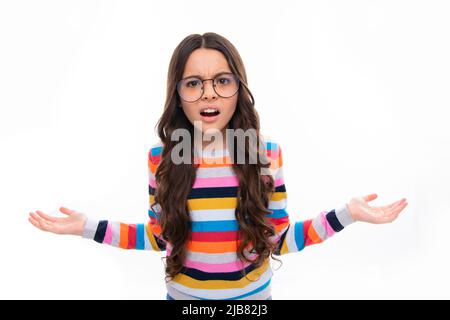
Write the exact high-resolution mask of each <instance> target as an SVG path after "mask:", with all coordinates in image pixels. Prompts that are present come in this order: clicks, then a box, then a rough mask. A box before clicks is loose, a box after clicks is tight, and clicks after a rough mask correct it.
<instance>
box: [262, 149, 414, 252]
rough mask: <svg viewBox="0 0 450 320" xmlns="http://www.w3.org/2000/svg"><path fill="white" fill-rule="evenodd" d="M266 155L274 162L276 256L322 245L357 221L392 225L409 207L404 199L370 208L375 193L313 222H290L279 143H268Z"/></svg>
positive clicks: (352, 199) (273, 215) (272, 218)
mask: <svg viewBox="0 0 450 320" xmlns="http://www.w3.org/2000/svg"><path fill="white" fill-rule="evenodd" d="M267 153H268V157H269V159H270V160H271V167H270V172H271V174H272V176H273V177H274V180H275V192H274V193H273V195H272V197H271V199H270V201H269V206H268V209H269V210H271V211H272V213H271V214H269V215H268V217H269V218H270V219H271V221H272V223H273V224H274V226H275V231H276V235H275V236H274V238H273V240H274V241H275V243H276V244H277V249H276V251H275V254H278V255H281V254H285V253H290V252H298V251H301V250H303V248H305V247H307V246H309V245H312V244H317V243H321V242H323V241H325V240H326V239H328V238H330V237H331V236H333V235H334V234H336V233H337V232H340V231H342V230H343V229H344V228H345V227H347V226H348V225H350V224H352V223H353V222H356V221H361V222H368V223H373V224H382V223H390V222H393V221H394V220H395V219H397V217H398V215H399V214H400V212H401V211H402V210H403V209H404V208H405V207H406V206H407V205H408V203H407V200H406V198H402V199H400V200H398V201H396V202H393V203H391V204H389V205H385V206H378V207H374V206H370V205H369V204H368V203H369V202H370V201H373V200H375V199H376V198H377V197H378V196H377V194H375V193H372V194H369V195H366V196H358V197H353V198H351V199H350V201H349V202H348V203H344V204H342V205H340V206H339V207H337V208H335V209H332V210H330V211H322V212H321V213H320V214H318V215H317V216H316V217H315V218H314V219H308V220H304V221H295V222H291V221H289V214H288V213H287V211H286V204H287V195H286V186H285V184H284V177H283V166H282V165H283V158H282V154H281V148H280V146H279V145H278V144H276V143H269V144H268V148H267Z"/></svg>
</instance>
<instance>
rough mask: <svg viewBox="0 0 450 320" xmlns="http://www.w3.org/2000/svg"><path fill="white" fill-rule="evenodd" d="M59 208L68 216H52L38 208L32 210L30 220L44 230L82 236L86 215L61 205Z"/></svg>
mask: <svg viewBox="0 0 450 320" xmlns="http://www.w3.org/2000/svg"><path fill="white" fill-rule="evenodd" d="M59 210H60V211H61V212H62V213H64V214H65V215H66V217H64V218H58V217H52V216H49V215H47V214H45V213H44V212H42V211H40V210H37V211H36V213H34V212H30V216H29V218H28V221H30V223H31V224H32V225H33V226H35V227H36V228H38V229H40V230H42V231H47V232H53V233H56V234H72V235H78V236H81V235H82V234H83V228H84V224H85V223H86V220H87V217H86V215H85V214H84V213H81V212H78V211H75V210H70V209H68V208H65V207H61V208H59Z"/></svg>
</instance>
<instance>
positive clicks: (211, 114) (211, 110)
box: [200, 108, 220, 117]
mask: <svg viewBox="0 0 450 320" xmlns="http://www.w3.org/2000/svg"><path fill="white" fill-rule="evenodd" d="M219 114H220V111H219V110H217V109H214V108H206V109H203V110H201V111H200V115H202V116H203V117H214V116H217V115H219Z"/></svg>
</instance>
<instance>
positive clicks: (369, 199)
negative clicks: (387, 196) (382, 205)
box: [363, 193, 378, 202]
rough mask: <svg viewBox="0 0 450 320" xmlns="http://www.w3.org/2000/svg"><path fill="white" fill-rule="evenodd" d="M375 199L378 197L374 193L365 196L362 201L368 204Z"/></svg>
mask: <svg viewBox="0 0 450 320" xmlns="http://www.w3.org/2000/svg"><path fill="white" fill-rule="evenodd" d="M377 197H378V195H377V194H376V193H371V194H369V195H367V196H364V197H363V199H364V201H367V202H369V201H372V200H375V199H376V198H377Z"/></svg>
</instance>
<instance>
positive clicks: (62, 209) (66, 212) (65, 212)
mask: <svg viewBox="0 0 450 320" xmlns="http://www.w3.org/2000/svg"><path fill="white" fill-rule="evenodd" d="M59 211H61V212H62V213H64V214H67V215H68V216H70V215H71V214H73V213H74V212H75V210H71V209H69V208H66V207H60V208H59Z"/></svg>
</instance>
